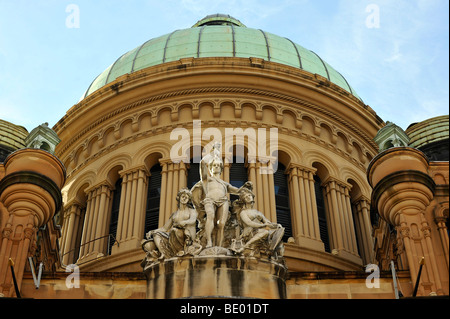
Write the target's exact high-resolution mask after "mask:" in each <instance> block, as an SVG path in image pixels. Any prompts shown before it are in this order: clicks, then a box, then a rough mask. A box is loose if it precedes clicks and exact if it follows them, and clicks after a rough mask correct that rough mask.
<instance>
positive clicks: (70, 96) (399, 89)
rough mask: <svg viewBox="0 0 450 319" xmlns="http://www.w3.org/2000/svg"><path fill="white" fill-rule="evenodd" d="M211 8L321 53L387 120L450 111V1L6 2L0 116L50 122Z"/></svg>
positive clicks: (403, 122)
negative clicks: (103, 78)
mask: <svg viewBox="0 0 450 319" xmlns="http://www.w3.org/2000/svg"><path fill="white" fill-rule="evenodd" d="M71 5H75V6H76V8H78V9H79V25H78V26H79V27H77V28H71V27H70V26H73V25H71V24H70V23H74V22H76V21H75V20H73V19H72V18H73V17H74V16H73V14H75V11H73V10H70V9H71V8H73V6H71ZM214 13H226V14H230V15H232V16H234V17H235V18H237V19H239V20H240V21H241V22H243V23H244V24H245V25H246V26H248V27H251V28H256V29H262V30H264V31H268V32H271V33H274V34H277V35H280V36H283V37H287V38H289V39H291V40H292V41H294V42H296V43H298V44H300V45H302V46H303V47H305V48H307V49H310V50H312V51H314V52H316V53H317V54H319V55H320V56H321V58H323V59H324V60H325V61H327V62H328V63H329V64H330V65H332V66H333V67H334V68H335V69H336V70H338V71H339V72H340V73H341V74H342V75H344V77H345V78H346V79H347V80H348V82H349V83H350V84H351V85H352V87H353V88H354V89H355V90H356V92H357V93H358V95H359V96H360V97H361V98H362V99H363V100H364V102H365V103H366V104H367V105H369V106H370V107H372V108H373V109H374V110H375V111H376V112H377V114H378V115H379V116H380V117H381V118H382V119H383V120H384V121H391V122H394V123H396V124H397V125H399V126H401V127H402V128H404V129H406V128H407V127H408V125H409V124H411V123H413V122H417V121H422V120H424V119H427V118H431V117H434V116H438V115H444V114H448V112H449V111H448V107H449V1H448V0H277V1H273V0H272V1H265V0H258V1H257V0H219V1H213V0H198V1H194V0H179V1H176V0H159V1H154V0H127V1H123V0H120V1H119V0H71V1H63V0H0V119H3V120H6V121H9V122H12V123H14V124H18V125H22V126H24V127H26V128H27V129H28V131H31V130H32V129H33V128H34V127H36V126H38V125H40V124H42V123H44V122H48V123H49V124H50V126H53V125H54V124H55V123H56V122H58V121H59V119H60V118H61V117H63V116H64V114H65V112H66V111H67V110H68V109H69V108H71V107H72V106H73V105H74V104H76V103H77V102H78V100H79V98H80V97H81V96H82V94H83V93H84V92H85V90H86V89H87V88H88V86H89V84H90V83H91V82H92V81H93V80H94V78H95V77H96V76H97V75H98V74H100V73H101V72H102V71H104V70H105V69H106V68H107V67H108V66H109V65H110V64H111V63H113V62H114V61H115V60H116V59H117V58H118V57H119V56H121V55H122V54H123V53H125V52H127V51H129V50H131V49H133V48H135V47H137V46H139V45H141V44H142V43H144V42H145V41H147V40H149V39H151V38H153V37H157V36H160V35H163V34H166V33H169V32H172V31H173V30H176V29H182V28H189V27H191V26H192V25H193V24H195V23H196V22H197V21H198V20H200V19H201V18H203V17H204V16H206V15H208V14H214ZM68 21H69V24H68V23H67V22H68ZM68 26H69V27H68Z"/></svg>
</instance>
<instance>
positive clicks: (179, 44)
mask: <svg viewBox="0 0 450 319" xmlns="http://www.w3.org/2000/svg"><path fill="white" fill-rule="evenodd" d="M188 57H193V58H203V57H242V58H249V57H256V58H262V59H264V60H267V61H271V62H277V63H281V64H285V65H288V66H292V67H295V68H300V69H302V70H305V71H308V72H311V73H313V74H315V73H317V74H319V75H321V76H323V77H325V78H327V79H328V80H329V81H331V82H333V83H334V84H336V85H338V86H340V87H341V88H343V89H344V90H346V91H348V92H350V93H351V94H353V95H354V96H356V97H358V96H357V94H356V93H355V91H354V90H353V88H352V87H351V86H350V85H349V84H348V82H347V80H346V79H345V78H344V77H343V76H342V75H341V74H340V73H339V72H337V71H336V70H335V69H333V68H332V67H331V66H330V65H329V64H328V63H326V62H325V61H323V60H322V59H321V58H320V57H319V56H318V55H317V54H315V53H314V52H312V51H310V50H307V49H305V48H304V47H302V46H300V45H298V44H296V43H294V42H292V41H291V40H289V39H287V38H283V37H280V36H277V35H274V34H272V33H269V32H265V31H263V30H258V29H252V28H247V27H246V26H245V25H244V24H242V23H241V22H240V21H239V20H237V19H235V18H233V17H230V16H229V15H222V14H217V15H209V16H207V17H205V18H204V19H202V20H200V21H198V22H197V23H196V24H195V25H194V26H193V27H192V28H189V29H183V30H176V31H174V32H172V33H169V34H166V35H163V36H160V37H157V38H154V39H150V40H149V41H147V42H145V43H144V44H142V45H140V46H138V47H137V48H135V49H133V50H131V51H129V52H127V53H125V54H124V55H122V56H121V57H120V58H119V59H117V60H116V61H115V62H114V63H113V64H112V65H111V66H109V67H108V68H107V69H106V70H105V71H104V72H103V73H101V74H100V75H99V76H98V77H97V78H96V79H95V80H94V81H93V82H92V83H91V85H90V86H89V88H88V90H87V91H86V93H85V94H84V96H83V97H82V98H85V97H86V96H88V95H89V94H91V93H93V92H94V91H96V90H98V89H100V88H101V87H103V86H104V85H106V84H108V83H110V82H112V81H114V80H115V79H116V78H118V77H119V76H121V75H124V74H127V73H133V72H135V71H139V70H142V69H144V68H147V67H150V66H154V65H158V64H162V63H165V62H172V61H177V60H179V59H181V58H188ZM358 98H359V97H358Z"/></svg>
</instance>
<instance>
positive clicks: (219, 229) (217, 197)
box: [192, 144, 252, 247]
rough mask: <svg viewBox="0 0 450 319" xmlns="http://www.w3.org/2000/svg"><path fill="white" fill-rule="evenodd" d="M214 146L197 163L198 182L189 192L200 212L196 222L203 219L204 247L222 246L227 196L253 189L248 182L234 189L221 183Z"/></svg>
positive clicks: (220, 170)
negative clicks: (198, 171) (198, 165)
mask: <svg viewBox="0 0 450 319" xmlns="http://www.w3.org/2000/svg"><path fill="white" fill-rule="evenodd" d="M218 147H220V144H219V145H217V144H216V145H215V146H214V148H213V150H212V151H211V154H208V155H206V156H205V157H204V158H203V159H202V160H201V161H200V178H201V180H200V182H198V183H197V184H196V185H194V187H193V188H192V195H193V202H194V204H195V206H196V208H197V209H198V211H199V220H200V222H201V225H202V223H203V222H202V220H203V219H204V217H205V215H206V222H205V224H204V231H205V236H206V247H212V246H213V245H215V246H222V244H223V240H224V227H225V224H226V222H227V219H228V214H229V212H228V209H229V207H230V203H229V200H228V197H227V194H235V195H238V194H239V192H240V191H241V189H242V188H252V183H251V182H246V183H245V184H244V185H243V186H242V187H240V188H237V187H234V186H233V185H231V184H230V183H227V182H225V181H223V180H222V179H221V178H220V175H221V174H222V171H223V161H222V159H221V157H219V154H220V152H218V151H217V148H218Z"/></svg>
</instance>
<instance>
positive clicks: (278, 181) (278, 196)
mask: <svg viewBox="0 0 450 319" xmlns="http://www.w3.org/2000/svg"><path fill="white" fill-rule="evenodd" d="M285 170H286V167H285V166H284V165H283V164H281V163H278V169H277V171H276V172H275V174H273V181H274V185H275V204H276V210H277V222H278V223H279V224H281V225H282V226H283V227H284V228H285V231H284V237H283V241H287V240H288V238H289V237H292V220H291V208H290V206H289V189H288V183H287V176H286V174H285V173H284V171H285ZM256 187H262V185H259V186H258V185H256Z"/></svg>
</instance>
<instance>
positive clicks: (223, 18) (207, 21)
mask: <svg viewBox="0 0 450 319" xmlns="http://www.w3.org/2000/svg"><path fill="white" fill-rule="evenodd" d="M205 25H234V26H237V27H243V28H245V27H246V26H245V25H244V24H243V23H242V22H241V21H239V20H238V19H236V18H233V17H232V16H230V15H229V14H221V13H217V14H210V15H207V16H206V17H204V18H203V19H201V20H199V21H198V22H197V23H196V24H194V25H193V26H192V27H193V28H196V27H202V26H205Z"/></svg>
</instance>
